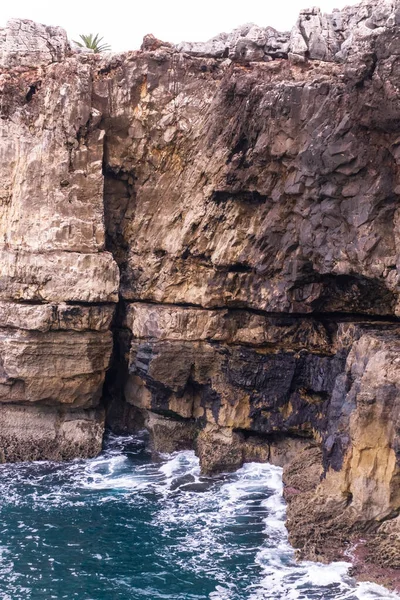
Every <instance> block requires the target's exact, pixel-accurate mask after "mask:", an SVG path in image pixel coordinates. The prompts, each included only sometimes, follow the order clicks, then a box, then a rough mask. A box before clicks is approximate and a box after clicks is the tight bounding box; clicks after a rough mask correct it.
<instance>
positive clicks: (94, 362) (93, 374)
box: [0, 21, 119, 460]
mask: <svg viewBox="0 0 400 600" xmlns="http://www.w3.org/2000/svg"><path fill="white" fill-rule="evenodd" d="M70 54H71V52H70V48H69V43H68V41H67V38H66V34H65V32H64V31H63V30H62V29H60V28H57V27H46V26H44V25H38V24H36V23H32V22H31V21H11V22H10V23H9V24H8V25H7V27H6V29H3V30H1V32H0V93H1V96H0V98H1V100H0V113H1V117H2V118H1V121H0V159H1V160H0V181H1V183H0V265H1V266H0V403H1V405H0V420H1V423H2V425H1V430H2V433H1V436H0V437H1V439H0V453H1V455H2V456H3V459H4V460H30V459H37V458H47V459H61V458H72V457H74V456H93V455H95V454H96V453H98V452H99V451H100V449H101V443H102V435H103V431H104V415H103V414H102V411H101V410H99V409H97V408H95V407H97V406H98V405H99V403H100V400H101V395H102V388H103V382H104V377H105V373H106V370H107V368H108V365H109V361H110V356H111V351H112V334H111V332H110V331H109V328H110V324H111V319H112V316H113V313H114V305H113V303H115V302H116V301H117V300H118V282H119V270H118V267H117V265H116V263H115V261H114V260H113V257H112V255H111V253H109V252H106V250H105V228H104V208H103V174H102V161H103V142H104V140H103V138H104V131H103V129H102V128H100V127H99V123H100V119H101V115H100V114H99V113H98V112H96V110H95V109H94V107H93V106H92V79H93V74H92V67H91V65H90V64H86V63H85V60H84V58H82V59H81V60H76V59H74V58H73V57H71V58H69V59H67V57H68V56H69V55H70ZM5 67H7V68H6V69H5ZM50 407H51V408H50Z"/></svg>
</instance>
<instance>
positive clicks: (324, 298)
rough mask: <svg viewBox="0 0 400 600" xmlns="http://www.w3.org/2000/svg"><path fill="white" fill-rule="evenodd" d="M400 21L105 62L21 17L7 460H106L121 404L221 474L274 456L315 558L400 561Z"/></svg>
mask: <svg viewBox="0 0 400 600" xmlns="http://www.w3.org/2000/svg"><path fill="white" fill-rule="evenodd" d="M399 29H400V4H399V2H398V1H397V0H395V1H390V0H386V1H381V2H380V3H379V4H378V5H376V3H373V2H369V1H365V2H362V3H361V4H360V5H358V6H356V7H351V8H347V9H344V11H342V12H339V11H337V12H335V13H333V15H321V13H320V12H319V11H318V10H317V9H312V10H308V11H303V12H302V13H301V15H300V17H299V20H298V23H297V24H296V26H295V27H294V28H293V30H292V32H290V33H282V34H281V33H278V32H276V31H274V30H272V29H271V28H261V27H257V26H253V25H248V26H244V27H242V28H239V29H238V30H236V31H235V32H233V33H232V34H230V35H226V34H224V35H222V36H218V37H217V38H215V39H214V40H211V41H210V42H207V43H205V44H189V43H183V44H180V45H179V46H177V47H174V46H172V45H171V44H166V43H163V42H160V41H159V40H156V39H155V38H154V37H152V36H146V38H145V40H144V43H143V47H142V50H141V51H138V52H129V53H125V54H121V55H109V56H105V57H101V56H99V55H93V54H88V53H81V52H80V53H78V52H76V51H74V50H72V49H71V47H70V46H69V43H68V41H67V39H66V36H65V33H64V32H63V30H61V29H59V28H49V27H45V26H41V25H37V24H34V23H31V22H28V21H12V22H10V23H9V25H8V26H7V28H6V29H4V30H0V69H1V70H0V86H1V102H0V116H1V119H0V128H1V134H0V151H1V156H2V160H1V162H0V169H1V177H0V199H1V203H0V205H1V211H2V212H1V217H0V252H1V254H2V260H1V262H0V271H1V273H0V326H1V338H0V339H1V341H0V344H1V355H0V356H1V381H0V402H1V405H0V423H1V425H2V426H1V429H0V451H1V455H2V458H3V460H21V459H24V460H26V459H35V458H68V457H71V456H91V455H94V454H96V453H97V452H99V450H100V448H101V440H102V434H103V430H104V419H105V417H104V414H105V413H107V423H108V425H109V426H110V427H112V428H114V429H115V430H116V431H129V430H132V429H134V428H135V427H140V426H142V425H143V423H144V424H146V426H147V427H148V428H149V430H150V432H151V436H152V443H153V445H154V447H155V449H157V450H162V451H171V450H174V449H177V448H182V447H194V448H195V449H196V452H197V453H198V455H199V457H200V460H201V465H202V469H203V471H204V472H205V473H215V472H218V471H221V470H226V469H235V468H237V467H238V466H240V465H241V464H242V463H243V461H246V460H269V461H271V462H273V463H274V464H278V465H282V466H284V467H285V471H284V473H285V475H284V478H285V484H286V487H285V495H286V498H287V501H288V528H289V531H290V534H291V539H292V542H293V544H294V545H295V546H296V547H297V548H299V549H300V553H301V555H302V556H306V557H309V558H314V559H319V560H324V559H326V560H329V559H331V558H333V557H338V556H340V555H341V553H343V550H344V549H347V551H348V552H350V551H354V552H355V555H356V557H357V556H358V557H361V556H362V560H361V559H359V563H360V564H359V567H358V569H359V570H361V569H362V564H363V563H365V562H369V563H370V565H371V566H370V567H368V569H369V571H368V573H369V576H370V577H371V576H374V577H375V576H376V577H380V578H381V579H382V577H383V576H385V574H386V575H387V576H388V577H389V580H390V579H391V580H392V582H393V581H394V580H395V578H396V577H397V575H396V571H395V570H396V569H398V568H399V567H400V535H399V534H400V517H398V514H399V511H400V485H399V478H400V469H399V460H400V389H399V388H400V359H399V348H400V322H399V316H400V303H399V302H400V296H399V242H400V237H399V194H400V167H399V162H400V108H399V103H398V98H399V93H400V92H399V89H400V36H399ZM379 568H381V570H379ZM374 569H375V571H374Z"/></svg>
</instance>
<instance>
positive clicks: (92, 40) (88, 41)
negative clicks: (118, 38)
mask: <svg viewBox="0 0 400 600" xmlns="http://www.w3.org/2000/svg"><path fill="white" fill-rule="evenodd" d="M79 37H80V38H81V40H82V41H81V42H78V41H75V40H74V43H75V44H76V45H77V46H79V47H80V48H89V49H90V50H93V51H94V52H95V53H96V54H97V53H99V52H108V51H109V50H111V46H110V45H109V44H106V43H103V44H102V43H101V42H102V40H103V38H102V37H99V34H98V33H96V35H93V33H89V34H88V35H85V34H83V33H82V34H81V35H80V36H79Z"/></svg>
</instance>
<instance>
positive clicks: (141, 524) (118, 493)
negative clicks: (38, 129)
mask: <svg viewBox="0 0 400 600" xmlns="http://www.w3.org/2000/svg"><path fill="white" fill-rule="evenodd" d="M284 521H285V505H284V502H283V500H282V472H281V469H280V468H278V467H274V466H272V465H266V464H255V463H251V464H247V465H245V466H244V467H243V468H241V469H239V470H238V471H237V472H236V473H233V474H226V475H222V476H220V477H217V478H206V477H201V476H200V470H199V464H198V460H197V458H196V457H195V455H194V453H193V452H189V451H188V452H179V453H176V454H173V455H165V456H161V457H158V458H155V457H153V456H152V455H151V453H150V451H149V450H148V447H147V444H146V439H145V435H144V434H143V435H139V436H129V437H110V438H109V440H108V442H107V444H106V448H105V450H104V452H103V454H102V455H101V456H100V457H98V458H95V459H92V460H76V461H72V462H70V463H51V462H41V463H33V464H24V463H23V464H18V465H4V466H1V467H0V599H1V600H28V599H29V600H39V599H40V600H43V599H44V598H46V600H47V599H57V600H61V599H64V598H65V599H68V600H72V599H79V600H145V599H148V600H150V599H151V600H153V599H164V600H165V599H169V600H204V599H210V600H268V599H274V600H378V599H380V600H391V599H397V600H398V598H399V597H398V596H397V595H396V594H391V593H390V592H388V591H387V590H385V589H384V588H381V587H379V586H377V585H374V584H367V583H363V584H357V583H356V582H355V581H354V580H353V579H352V578H351V577H349V576H348V574H347V573H348V569H349V566H350V565H349V564H348V563H343V562H341V563H334V564H331V565H322V564H317V563H311V562H302V563H296V562H295V559H294V553H293V550H292V548H291V547H290V545H289V543H288V539H287V532H286V528H285V525H284Z"/></svg>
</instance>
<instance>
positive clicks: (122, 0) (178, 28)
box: [0, 0, 359, 52]
mask: <svg viewBox="0 0 400 600" xmlns="http://www.w3.org/2000/svg"><path fill="white" fill-rule="evenodd" d="M358 1H359V0H347V1H346V0H106V1H104V0H50V1H49V0H10V1H8V0H0V27H3V26H4V25H5V24H6V21H7V20H8V19H10V18H14V17H15V18H21V19H32V20H34V21H38V22H39V23H45V24H46V25H61V26H62V27H64V29H66V30H67V33H68V37H69V38H70V39H77V37H78V35H79V34H80V33H85V34H87V33H98V32H99V33H100V34H101V35H102V36H104V41H107V42H108V43H109V44H111V46H112V50H113V51H114V52H119V51H121V50H135V49H138V48H139V47H140V44H141V42H142V38H143V36H144V35H145V34H146V33H153V34H154V35H155V36H156V37H158V38H159V39H162V40H164V41H168V42H174V43H178V42H181V41H206V40H208V39H209V38H210V37H213V36H214V35H217V34H218V33H221V32H223V31H226V32H229V31H231V30H232V29H234V28H235V27H237V26H238V25H242V24H244V23H250V22H253V23H257V24H258V25H262V26H267V25H270V26H272V27H275V29H278V30H280V31H287V30H290V29H291V27H292V26H293V25H294V23H295V21H296V18H297V15H298V12H299V10H300V9H301V8H308V7H309V6H315V5H316V4H317V5H318V6H320V8H321V9H322V10H323V12H331V11H332V9H333V8H343V7H344V6H346V5H349V4H356V3H357V2H358Z"/></svg>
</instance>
